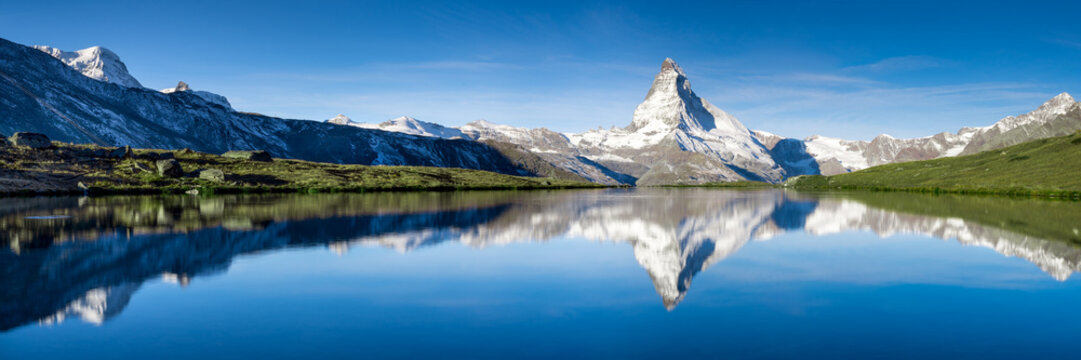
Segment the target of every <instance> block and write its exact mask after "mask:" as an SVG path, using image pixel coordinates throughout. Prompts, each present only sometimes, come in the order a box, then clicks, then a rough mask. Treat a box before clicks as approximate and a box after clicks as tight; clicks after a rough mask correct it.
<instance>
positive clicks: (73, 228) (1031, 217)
mask: <svg viewBox="0 0 1081 360" xmlns="http://www.w3.org/2000/svg"><path fill="white" fill-rule="evenodd" d="M1078 228H1081V204H1079V203H1075V202H1055V201H1042V200H1018V199H1007V198H982V197H959V196H923V195H910V194H874V193H848V194H845V193H842V194H837V193H831V194H814V193H794V192H785V191H779V190H763V191H725V190H706V189H637V190H623V189H620V190H599V191H594V190H590V191H555V192H458V193H408V194H355V195H259V196H215V197H193V196H175V197H105V198H20V199H0V236H3V238H4V239H5V241H4V243H5V244H7V245H8V246H7V247H5V248H3V249H0V358H2V359H63V358H72V359H96V358H102V359H115V358H124V357H128V358H146V359H174V358H175V359H191V358H200V359H218V358H220V359H234V358H255V357H262V358H305V359H310V358H417V357H426V358H553V357H559V358H598V357H600V358H659V357H667V358H692V357H693V358H722V357H725V358H793V357H799V358H839V357H840V358H868V357H874V358H913V357H917V356H919V355H920V354H927V353H930V354H933V355H934V356H932V357H962V358H965V357H980V358H1022V357H1024V358H1042V357H1061V358H1076V357H1077V354H1078V351H1079V350H1078V349H1079V346H1078V343H1077V338H1078V335H1077V334H1079V333H1081V306H1079V304H1081V282H1079V280H1078V279H1077V277H1076V276H1072V275H1073V273H1074V272H1076V271H1078V270H1079V269H1081V235H1079V230H1078ZM923 357H926V356H923Z"/></svg>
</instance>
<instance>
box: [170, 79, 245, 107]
mask: <svg viewBox="0 0 1081 360" xmlns="http://www.w3.org/2000/svg"><path fill="white" fill-rule="evenodd" d="M161 92H162V93H164V94H172V93H177V92H188V93H191V94H192V95H195V96H198V97H200V98H203V100H206V102H209V103H211V104H217V105H220V106H221V107H224V108H226V109H229V110H232V109H233V105H232V104H230V103H229V99H227V98H226V97H225V96H222V95H218V94H215V93H212V92H209V91H196V90H192V89H191V87H190V86H188V83H186V82H183V81H181V82H178V83H177V84H176V87H171V88H168V89H161Z"/></svg>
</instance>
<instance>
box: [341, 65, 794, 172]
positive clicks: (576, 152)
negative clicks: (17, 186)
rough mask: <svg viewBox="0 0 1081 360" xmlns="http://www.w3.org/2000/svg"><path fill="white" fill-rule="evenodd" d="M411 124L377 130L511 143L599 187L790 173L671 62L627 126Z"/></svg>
mask: <svg viewBox="0 0 1081 360" xmlns="http://www.w3.org/2000/svg"><path fill="white" fill-rule="evenodd" d="M409 120H410V119H409V118H399V119H395V120H391V121H388V122H385V123H382V124H379V125H378V126H377V127H378V128H379V129H384V130H390V131H399V132H404V133H415V134H424V135H426V136H440V137H447V136H461V137H463V138H467V139H472V140H476V141H497V142H503V143H509V144H514V145H518V146H520V147H522V148H524V149H528V150H529V151H532V152H534V153H535V154H537V155H538V156H541V157H542V158H544V159H546V161H548V162H550V163H551V164H552V165H553V166H555V167H557V168H561V169H563V170H566V171H569V172H572V173H575V174H577V175H579V176H582V177H584V178H587V179H589V180H591V181H595V182H601V183H609V184H611V183H622V184H637V185H660V184H672V183H686V184H696V183H706V182H715V181H735V180H760V181H768V182H779V181H781V180H783V179H784V178H785V177H786V173H785V168H784V167H782V166H781V165H778V164H777V163H776V162H774V161H773V158H772V156H771V155H770V153H769V149H767V148H765V147H764V146H763V145H762V144H761V143H760V142H759V141H758V140H757V139H755V137H754V136H753V135H752V134H751V132H750V131H749V130H748V129H747V128H746V127H744V126H743V124H741V123H740V122H739V120H737V119H736V118H735V117H733V116H732V115H730V114H728V113H726V112H724V111H723V110H721V109H719V108H717V107H716V106H713V105H712V104H710V103H709V102H708V101H706V100H704V99H702V98H700V97H698V95H696V94H695V93H694V91H693V90H691V84H690V81H689V80H688V79H687V75H686V73H684V72H683V69H682V68H680V66H679V65H678V64H676V62H675V61H673V60H672V59H665V60H664V62H662V63H661V70H660V72H659V73H658V74H657V75H656V77H655V78H654V80H653V84H652V86H651V87H650V90H649V92H648V93H647V94H646V97H645V99H644V100H643V102H642V103H641V104H640V105H638V107H637V108H636V109H635V111H634V115H633V117H632V119H631V123H630V125H628V126H626V127H624V128H615V129H610V130H591V131H587V132H584V133H579V134H563V133H558V132H555V131H551V130H548V129H545V128H537V129H527V128H519V127H513V126H507V125H498V124H493V123H491V122H488V121H484V120H478V121H474V122H471V123H469V124H466V125H464V126H462V127H460V128H458V129H457V130H458V131H459V132H460V133H457V132H450V133H447V132H446V130H447V128H435V127H436V126H438V125H436V124H432V123H424V122H416V123H412V122H409ZM351 125H354V126H361V127H372V126H371V125H357V124H351ZM433 128H434V130H433ZM797 163H798V161H797ZM798 166H800V165H796V164H793V167H798Z"/></svg>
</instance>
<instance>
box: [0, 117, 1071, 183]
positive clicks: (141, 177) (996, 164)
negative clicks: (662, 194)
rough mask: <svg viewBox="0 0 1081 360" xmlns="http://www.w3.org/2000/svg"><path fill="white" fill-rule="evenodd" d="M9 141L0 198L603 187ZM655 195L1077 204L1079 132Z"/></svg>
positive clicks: (259, 156)
mask: <svg viewBox="0 0 1081 360" xmlns="http://www.w3.org/2000/svg"><path fill="white" fill-rule="evenodd" d="M35 136H36V134H28V133H17V134H16V135H13V136H12V137H11V138H9V139H7V141H2V142H0V196H22V195H68V194H91V195H114V194H162V193H165V194H181V193H201V194H214V193H220V194H233V193H337V192H350V193H363V192H386V191H459V190H541V189H580V188H609V187H614V186H610V185H603V184H596V183H589V182H584V181H576V180H570V179H559V178H539V177H525V176H512V175H505V174H498V173H493V172H487V171H481V170H469V169H455V168H436V167H422V166H370V165H341V164H330V163H318V162H310V161H302V160H290V159H272V158H271V157H270V154H267V153H266V152H263V151H230V152H228V153H225V154H222V155H214V154H207V153H201V152H196V151H192V150H190V149H181V150H175V151H172V150H157V149H131V148H129V147H120V148H115V147H102V146H96V145H81V144H67V143H62V142H52V141H49V140H48V139H47V138H44V137H41V138H36V137H35ZM662 187H676V188H679V187H704V188H788V189H795V190H811V191H835V190H843V191H869V192H912V193H932V194H961V195H1005V196H1019V197H1045V198H1058V199H1072V200H1081V132H1077V133H1074V134H1072V135H1068V136H1061V137H1053V138H1047V139H1040V140H1035V141H1030V142H1027V143H1022V144H1018V145H1014V146H1010V147H1006V148H1002V149H996V150H990V151H985V152H981V153H978V154H973V155H967V156H959V157H949V158H940V159H933V160H924V161H912V162H905V163H897V164H886V165H880V166H875V167H871V168H868V169H863V170H860V171H855V172H851V173H845V174H838V175H832V176H823V175H802V176H796V177H793V178H790V179H788V180H787V181H785V182H784V183H782V184H771V183H765V182H758V181H736V182H725V183H707V184H697V185H679V184H673V185H662Z"/></svg>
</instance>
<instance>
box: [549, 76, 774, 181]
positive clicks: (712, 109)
mask: <svg viewBox="0 0 1081 360" xmlns="http://www.w3.org/2000/svg"><path fill="white" fill-rule="evenodd" d="M569 137H570V139H571V143H572V144H574V145H575V146H577V147H578V148H579V149H580V151H581V152H582V153H583V155H585V156H586V157H589V158H592V159H595V160H596V161H597V162H599V163H601V164H603V165H605V166H608V167H610V168H613V169H616V170H617V171H621V172H624V173H626V174H627V175H630V176H634V177H635V178H637V179H638V181H637V182H636V183H637V184H642V185H657V184H672V183H685V184H694V183H705V182H714V181H735V180H745V179H746V180H760V181H767V182H778V181H780V180H782V179H784V177H785V173H784V170H783V169H782V168H781V167H780V166H779V165H777V164H776V162H774V161H773V159H772V157H771V156H770V155H769V153H768V150H767V149H766V148H765V147H764V146H762V144H761V143H760V142H759V141H757V140H756V139H755V138H754V137H753V136H752V134H751V132H750V131H749V130H747V128H746V127H744V126H743V124H741V123H740V122H739V120H737V119H736V118H735V117H733V116H732V115H729V114H728V113H726V112H724V111H722V110H721V109H719V108H717V107H716V106H713V105H712V104H710V103H709V102H708V101H706V100H704V99H701V98H699V97H698V96H697V95H696V94H695V93H694V91H692V90H691V84H690V81H689V80H688V79H687V75H686V74H685V73H684V72H683V69H682V68H680V67H679V65H677V64H676V62H675V61H672V59H665V60H664V62H663V63H662V64H661V71H660V72H659V73H658V74H657V76H656V77H654V80H653V85H652V86H651V87H650V89H649V92H648V93H647V94H646V98H645V100H644V101H643V102H642V103H641V104H639V105H638V107H637V108H635V110H634V115H633V118H632V120H631V124H630V125H628V126H627V127H625V128H616V129H611V130H591V131H588V132H585V133H582V134H572V135H569ZM627 162H631V163H633V165H631V166H627V165H628V164H626V163H627Z"/></svg>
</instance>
